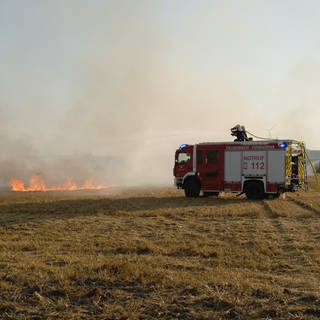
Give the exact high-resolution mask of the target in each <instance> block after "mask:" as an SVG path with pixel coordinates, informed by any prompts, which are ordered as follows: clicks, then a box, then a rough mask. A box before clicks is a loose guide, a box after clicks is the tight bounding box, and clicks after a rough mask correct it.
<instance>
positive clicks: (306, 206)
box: [288, 197, 320, 218]
mask: <svg viewBox="0 0 320 320" xmlns="http://www.w3.org/2000/svg"><path fill="white" fill-rule="evenodd" d="M288 200H289V201H290V202H291V203H295V204H296V205H297V206H299V207H300V208H303V209H307V210H309V211H311V212H313V213H314V216H316V217H318V218H319V217H320V210H319V209H317V208H315V207H314V206H313V205H312V203H308V202H306V201H304V200H302V199H297V198H293V197H289V198H288Z"/></svg>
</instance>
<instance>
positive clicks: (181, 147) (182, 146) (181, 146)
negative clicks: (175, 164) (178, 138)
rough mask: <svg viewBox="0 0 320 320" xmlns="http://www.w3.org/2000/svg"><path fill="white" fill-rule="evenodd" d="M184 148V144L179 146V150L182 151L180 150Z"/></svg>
mask: <svg viewBox="0 0 320 320" xmlns="http://www.w3.org/2000/svg"><path fill="white" fill-rule="evenodd" d="M186 146H187V144H186V143H184V144H182V145H180V147H179V149H180V150H182V149H184V148H185V147H186Z"/></svg>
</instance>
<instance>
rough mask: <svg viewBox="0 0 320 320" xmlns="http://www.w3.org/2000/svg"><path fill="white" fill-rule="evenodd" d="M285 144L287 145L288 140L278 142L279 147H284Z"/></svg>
mask: <svg viewBox="0 0 320 320" xmlns="http://www.w3.org/2000/svg"><path fill="white" fill-rule="evenodd" d="M287 146H288V142H286V141H283V142H281V143H279V147H280V148H281V149H285V148H286V147H287Z"/></svg>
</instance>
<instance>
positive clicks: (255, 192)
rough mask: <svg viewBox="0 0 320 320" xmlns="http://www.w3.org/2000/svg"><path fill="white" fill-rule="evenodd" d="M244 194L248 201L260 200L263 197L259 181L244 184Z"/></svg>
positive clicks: (261, 184)
mask: <svg viewBox="0 0 320 320" xmlns="http://www.w3.org/2000/svg"><path fill="white" fill-rule="evenodd" d="M244 192H245V194H246V196H247V198H248V199H250V200H261V199H263V198H264V196H265V194H264V187H263V183H262V182H261V181H248V182H246V184H245V188H244Z"/></svg>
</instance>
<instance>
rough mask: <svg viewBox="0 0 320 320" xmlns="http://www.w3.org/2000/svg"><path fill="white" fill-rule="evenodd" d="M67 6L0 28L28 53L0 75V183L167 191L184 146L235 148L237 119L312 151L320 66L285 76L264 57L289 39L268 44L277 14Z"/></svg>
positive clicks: (15, 55) (210, 6)
mask: <svg viewBox="0 0 320 320" xmlns="http://www.w3.org/2000/svg"><path fill="white" fill-rule="evenodd" d="M68 3H69V6H68V5H66V4H65V3H64V2H60V1H52V2H50V1H49V2H46V4H44V2H39V3H38V5H39V6H37V8H38V9H37V10H36V11H34V10H33V8H32V6H30V8H27V9H26V10H25V11H23V10H20V11H19V10H18V11H17V10H15V9H16V8H11V9H12V12H13V13H14V14H15V19H16V20H19V23H20V25H21V28H20V29H17V27H16V26H13V25H11V24H10V20H9V19H7V25H4V26H3V28H2V30H6V28H7V29H8V26H10V28H11V29H10V28H9V29H10V30H11V32H12V35H11V36H12V38H13V39H16V40H15V41H16V42H18V39H19V40H20V41H21V43H22V45H23V50H21V51H18V50H16V47H15V46H14V42H15V41H14V40H12V42H13V44H12V43H11V46H12V51H11V52H10V51H8V52H7V57H6V60H5V61H6V62H7V63H4V64H3V65H6V66H7V67H4V68H5V69H4V70H5V73H6V74H8V76H7V77H5V78H4V77H1V76H0V85H1V86H0V93H1V96H2V97H3V100H2V101H0V102H1V103H0V110H2V111H3V112H2V114H0V115H1V120H2V121H0V122H1V123H0V127H1V129H0V138H1V141H2V145H3V152H2V154H1V155H0V165H1V168H0V183H1V184H2V185H7V184H8V180H9V179H10V178H11V177H16V178H21V179H24V180H27V179H28V178H29V177H30V175H31V174H32V173H33V172H41V173H43V174H44V176H45V177H46V178H47V181H48V184H59V183H62V182H63V181H64V180H65V179H66V178H68V177H73V178H74V179H75V180H76V181H77V182H82V181H83V180H84V179H86V178H88V177H95V178H96V180H97V181H98V182H106V183H109V184H110V185H139V184H170V183H172V166H173V156H174V152H175V149H176V148H177V147H178V146H179V144H181V143H196V142H201V141H230V140H231V139H232V138H231V136H230V132H229V129H230V128H231V127H232V126H234V125H235V124H237V123H239V124H243V125H245V126H246V127H247V129H248V130H250V131H252V132H253V133H256V134H257V135H259V136H264V137H265V136H269V135H270V136H272V137H275V138H276V137H278V138H296V139H300V140H304V141H306V142H307V143H308V144H309V145H310V147H312V148H318V147H319V144H318V139H317V138H316V137H315V136H316V135H317V136H319V135H320V132H319V128H318V124H317V118H318V117H317V116H316V115H318V116H319V111H318V106H317V104H318V101H319V100H320V99H319V98H320V97H319V94H318V84H319V80H320V79H319V76H318V75H319V72H318V71H319V64H317V58H309V57H306V62H303V61H300V60H296V61H294V63H291V64H290V67H288V68H287V69H286V71H283V70H284V68H282V69H281V67H282V64H281V61H280V62H279V61H278V60H277V59H274V60H272V59H271V60H270V59H269V58H270V57H272V56H273V55H274V54H275V53H276V54H277V57H278V58H281V54H282V53H281V43H282V42H281V41H282V40H283V39H285V40H286V41H288V40H287V39H290V38H288V37H286V32H287V31H286V30H284V29H280V30H278V31H277V33H276V34H279V33H280V34H283V38H281V39H280V40H281V41H280V40H279V41H280V42H279V43H280V44H279V43H276V45H275V42H274V41H275V40H274V37H273V36H272V35H273V34H271V33H270V29H269V27H268V25H270V23H271V20H272V19H275V20H272V22H273V23H274V24H276V23H277V19H278V18H279V19H280V18H281V17H282V16H281V15H280V14H279V12H278V11H277V8H273V7H272V6H270V7H269V9H268V10H269V11H268V10H267V11H266V16H263V19H262V22H261V23H259V21H260V20H259V19H257V17H259V15H258V13H261V7H259V5H258V4H257V2H252V3H251V5H250V6H249V5H248V8H249V7H250V8H251V9H250V13H248V12H247V11H245V12H244V11H243V10H241V8H243V4H241V5H239V4H237V2H230V4H229V5H226V4H224V5H219V3H218V2H217V3H215V2H212V1H199V2H197V4H196V5H195V4H194V5H192V4H191V3H192V2H188V3H189V4H188V5H187V4H183V6H181V5H179V3H180V2H178V1H177V2H171V1H170V2H166V1H159V2H157V1H153V2H150V1H143V0H141V1H134V2H132V1H108V2H99V1H97V2H93V5H87V2H86V1H70V2H68ZM221 3H224V2H221ZM221 3H220V4H221ZM275 3H276V2H275ZM2 9H3V10H2V12H5V9H6V8H5V7H3V8H2ZM275 12H276V13H277V14H276V15H275V14H274V13H275ZM268 14H269V15H270V16H269V18H270V19H271V18H272V19H271V20H269V18H268ZM7 16H9V15H8V13H7ZM2 18H3V19H1V21H2V23H4V22H3V21H6V18H5V16H3V17H2ZM293 18H294V17H293ZM272 25H273V24H272ZM281 25H282V24H281ZM5 27H6V28H5ZM24 30H27V31H26V32H25V33H24ZM7 33H8V32H7ZM8 34H9V33H8ZM15 37H16V38H15ZM287 45H288V43H286V42H285V43H284V46H287ZM273 46H275V47H276V49H275V50H274V51H273V49H272V48H273ZM9 48H10V46H9ZM282 49H283V48H282ZM269 51H270V52H269ZM283 55H284V58H285V59H283V61H287V60H286V59H287V56H286V55H285V54H284V53H283ZM2 59H3V57H2ZM291 62H292V61H291ZM277 68H279V69H277ZM268 69H272V70H273V69H274V70H278V71H279V73H280V71H281V75H282V77H281V79H276V80H277V81H274V79H270V77H271V78H272V76H270V72H269V71H270V70H268ZM268 77H269V78H268ZM274 83H276V86H274ZM9 89H10V90H9ZM15 90H16V92H18V93H19V94H16V93H15ZM8 92H9V93H10V94H9V93H8ZM9 110H10V111H9Z"/></svg>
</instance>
